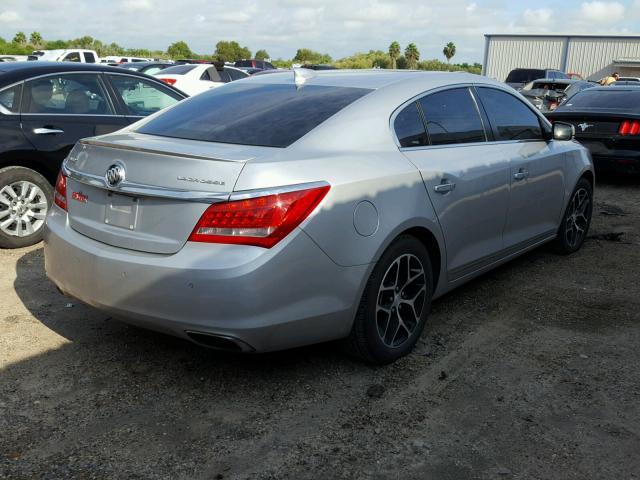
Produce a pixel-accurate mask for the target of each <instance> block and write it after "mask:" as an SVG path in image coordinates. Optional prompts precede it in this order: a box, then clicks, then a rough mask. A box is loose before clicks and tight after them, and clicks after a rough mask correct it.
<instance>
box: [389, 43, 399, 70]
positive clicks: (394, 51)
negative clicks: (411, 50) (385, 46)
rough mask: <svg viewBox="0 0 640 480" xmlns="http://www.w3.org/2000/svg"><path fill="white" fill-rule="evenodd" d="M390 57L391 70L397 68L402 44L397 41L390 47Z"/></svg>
mask: <svg viewBox="0 0 640 480" xmlns="http://www.w3.org/2000/svg"><path fill="white" fill-rule="evenodd" d="M389 56H390V57H391V68H393V69H395V68H397V60H398V57H399V56H400V44H399V43H398V42H396V41H395V40H394V41H393V42H391V45H389Z"/></svg>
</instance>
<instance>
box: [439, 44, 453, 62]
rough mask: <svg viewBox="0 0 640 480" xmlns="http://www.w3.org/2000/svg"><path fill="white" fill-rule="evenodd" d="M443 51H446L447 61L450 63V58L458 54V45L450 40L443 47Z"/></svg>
mask: <svg viewBox="0 0 640 480" xmlns="http://www.w3.org/2000/svg"><path fill="white" fill-rule="evenodd" d="M442 53H444V56H445V57H447V63H449V60H451V59H452V58H453V56H454V55H455V54H456V46H455V45H454V43H453V42H449V43H447V44H446V45H445V46H444V48H443V49H442Z"/></svg>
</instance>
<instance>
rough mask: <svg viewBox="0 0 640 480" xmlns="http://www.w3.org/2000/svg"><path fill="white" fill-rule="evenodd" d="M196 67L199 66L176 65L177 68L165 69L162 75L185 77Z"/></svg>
mask: <svg viewBox="0 0 640 480" xmlns="http://www.w3.org/2000/svg"><path fill="white" fill-rule="evenodd" d="M196 67H197V65H176V66H175V67H169V68H165V69H164V70H163V71H162V73H166V74H168V75H184V74H185V73H187V72H190V71H191V70H193V69H194V68H196Z"/></svg>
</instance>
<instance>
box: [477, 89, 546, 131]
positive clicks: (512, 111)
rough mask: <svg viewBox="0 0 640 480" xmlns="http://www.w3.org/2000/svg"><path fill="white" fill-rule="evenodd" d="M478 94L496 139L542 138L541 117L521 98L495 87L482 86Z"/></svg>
mask: <svg viewBox="0 0 640 480" xmlns="http://www.w3.org/2000/svg"><path fill="white" fill-rule="evenodd" d="M478 94H479V96H480V100H481V101H482V105H483V107H484V109H485V111H486V112H487V115H488V116H489V120H490V122H491V124H492V126H493V129H494V134H495V135H496V140H529V139H542V128H541V127H540V119H539V118H538V116H537V115H536V114H535V113H533V111H532V110H531V109H530V108H529V107H528V106H526V105H525V104H524V103H523V102H521V101H520V100H519V99H517V98H516V97H514V96H513V95H511V94H509V93H506V92H502V91H500V90H496V89H495V88H485V87H480V88H478Z"/></svg>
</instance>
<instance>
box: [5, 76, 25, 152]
mask: <svg viewBox="0 0 640 480" xmlns="http://www.w3.org/2000/svg"><path fill="white" fill-rule="evenodd" d="M21 96H22V82H21V83H18V84H17V85H13V86H10V87H8V88H5V89H3V90H2V91H0V138H2V144H1V145H0V157H4V158H6V155H14V154H16V153H17V154H18V155H20V152H24V151H25V150H27V151H28V150H31V148H29V147H28V145H29V144H28V142H27V141H26V139H25V137H24V134H23V133H22V128H21V127H20V99H21Z"/></svg>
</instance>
